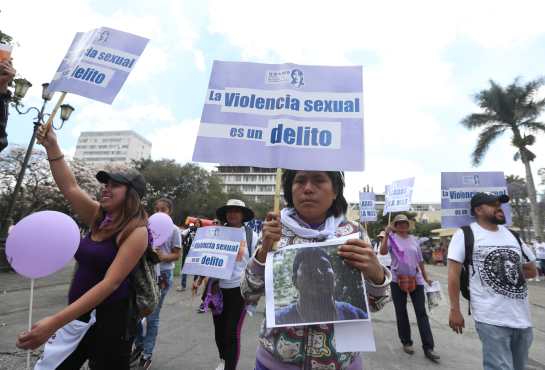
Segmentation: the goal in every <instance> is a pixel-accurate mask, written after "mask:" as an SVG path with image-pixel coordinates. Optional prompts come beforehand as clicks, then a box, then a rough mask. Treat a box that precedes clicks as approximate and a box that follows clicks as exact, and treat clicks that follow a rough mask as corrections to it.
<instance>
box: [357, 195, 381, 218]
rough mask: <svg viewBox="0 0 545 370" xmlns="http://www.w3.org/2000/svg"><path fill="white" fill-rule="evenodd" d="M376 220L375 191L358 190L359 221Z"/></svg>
mask: <svg viewBox="0 0 545 370" xmlns="http://www.w3.org/2000/svg"><path fill="white" fill-rule="evenodd" d="M376 220H377V210H376V209H375V193H373V192H363V191H361V192H360V221H361V222H374V221H376Z"/></svg>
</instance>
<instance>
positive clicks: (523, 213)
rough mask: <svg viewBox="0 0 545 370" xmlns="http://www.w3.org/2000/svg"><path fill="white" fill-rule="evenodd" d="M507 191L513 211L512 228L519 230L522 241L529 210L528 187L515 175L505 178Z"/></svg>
mask: <svg viewBox="0 0 545 370" xmlns="http://www.w3.org/2000/svg"><path fill="white" fill-rule="evenodd" d="M506 181H507V191H508V193H509V197H510V198H511V202H510V203H511V210H512V211H513V213H512V214H513V226H516V227H518V228H519V229H520V232H521V234H522V236H523V237H524V239H527V232H528V230H527V228H528V226H529V223H528V213H529V212H528V211H529V208H530V205H529V201H528V187H527V184H526V181H525V180H524V179H523V178H521V177H519V176H515V175H509V176H507V178H506Z"/></svg>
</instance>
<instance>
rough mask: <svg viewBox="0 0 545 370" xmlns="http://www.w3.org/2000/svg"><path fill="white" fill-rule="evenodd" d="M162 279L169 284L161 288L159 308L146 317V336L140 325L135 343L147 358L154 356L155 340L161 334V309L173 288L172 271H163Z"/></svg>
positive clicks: (139, 324)
mask: <svg viewBox="0 0 545 370" xmlns="http://www.w3.org/2000/svg"><path fill="white" fill-rule="evenodd" d="M161 277H162V278H164V279H165V281H166V282H167V283H168V284H167V285H166V287H164V288H161V297H160V298H159V304H158V305H157V308H156V309H155V311H153V312H152V313H151V314H150V315H149V316H148V317H146V322H147V330H146V336H143V335H142V332H143V328H142V324H141V323H138V334H137V336H136V339H135V341H134V345H135V347H136V348H143V353H144V357H145V358H150V357H151V355H152V354H153V348H154V347H155V340H156V339H157V333H158V332H159V314H160V313H161V307H163V301H164V300H165V297H166V295H167V293H168V290H169V289H170V287H171V286H172V281H173V279H172V270H165V271H161Z"/></svg>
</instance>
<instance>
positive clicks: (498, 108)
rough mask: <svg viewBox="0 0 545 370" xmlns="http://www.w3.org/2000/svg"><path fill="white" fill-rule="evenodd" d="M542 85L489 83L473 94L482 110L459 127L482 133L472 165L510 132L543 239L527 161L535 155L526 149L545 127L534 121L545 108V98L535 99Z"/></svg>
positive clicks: (515, 157) (516, 80) (534, 221)
mask: <svg viewBox="0 0 545 370" xmlns="http://www.w3.org/2000/svg"><path fill="white" fill-rule="evenodd" d="M544 83H545V80H544V79H541V78H540V79H536V80H533V81H530V82H528V83H526V84H522V83H521V82H520V80H519V79H518V78H517V79H515V81H514V82H513V83H511V84H510V85H508V86H507V87H502V86H500V85H498V84H497V83H496V82H494V81H492V80H490V87H489V88H488V89H486V90H482V91H481V92H479V93H478V94H476V95H475V103H476V104H477V105H479V107H480V108H481V110H482V111H481V112H480V113H473V114H470V115H468V116H467V117H465V118H464V119H463V120H462V121H461V124H462V125H464V126H465V127H467V128H468V129H480V130H481V132H480V134H479V139H478V140H477V145H476V146H475V149H474V151H473V153H472V159H473V165H475V166H477V165H479V164H480V163H481V161H482V160H483V158H484V155H485V154H486V152H487V151H488V149H489V148H490V146H491V145H492V143H493V142H494V140H495V139H496V138H498V137H499V136H501V135H502V134H504V133H506V132H510V133H511V135H512V136H511V144H512V145H513V146H514V147H515V148H516V153H515V156H514V160H515V161H517V160H519V159H520V160H521V161H522V163H523V164H524V168H525V170H526V184H527V189H528V198H529V200H530V210H531V215H532V224H533V225H534V230H535V233H536V235H539V236H543V231H542V229H541V219H540V216H539V209H538V205H537V196H536V187H535V184H534V178H533V176H532V169H531V166H530V162H532V161H533V160H534V159H535V157H536V156H535V154H534V153H532V152H531V151H530V149H529V147H530V146H532V145H533V144H534V143H535V140H536V138H535V136H534V135H533V134H535V133H539V132H542V133H543V132H545V124H543V123H542V122H538V121H537V118H538V117H539V115H540V114H541V112H542V111H543V110H544V109H545V99H538V98H537V96H536V95H537V92H538V90H539V89H540V88H541V87H542V86H543V84H544Z"/></svg>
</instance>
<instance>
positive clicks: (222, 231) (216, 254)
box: [182, 226, 246, 279]
mask: <svg viewBox="0 0 545 370" xmlns="http://www.w3.org/2000/svg"><path fill="white" fill-rule="evenodd" d="M245 244H246V241H245V234H244V231H243V230H242V229H241V228H235V227H225V226H207V227H200V228H198V229H197V234H196V235H195V239H194V240H193V243H192V244H191V248H190V249H189V252H188V254H187V257H186V259H185V264H184V267H183V269H182V273H183V274H188V275H201V276H209V277H213V278H218V279H230V278H231V275H233V269H234V267H235V262H236V259H237V255H238V252H239V249H240V248H246V245H245Z"/></svg>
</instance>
